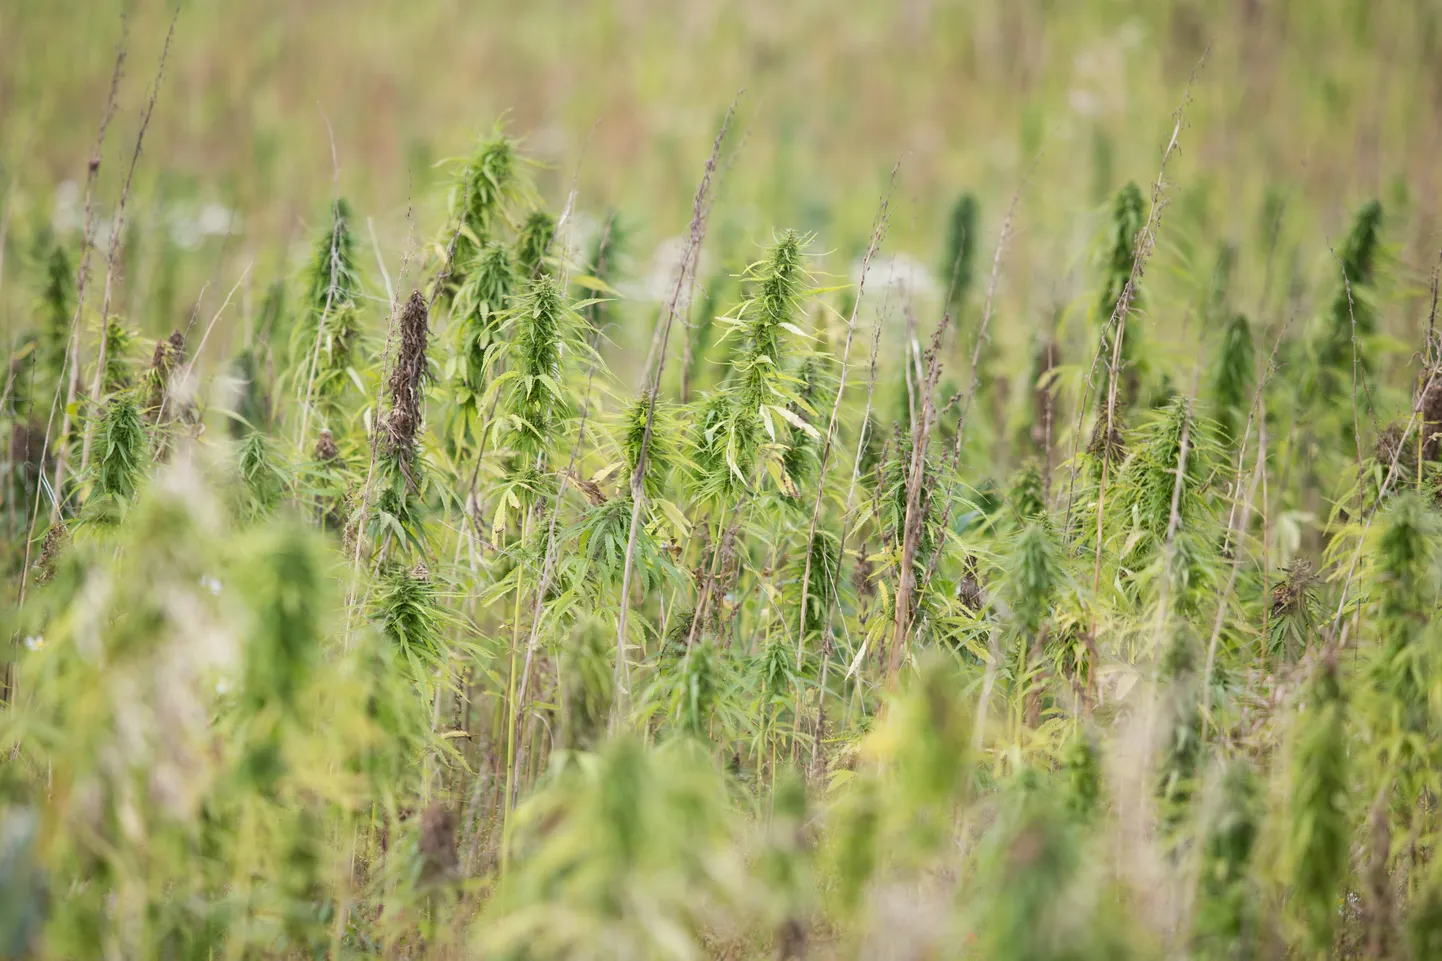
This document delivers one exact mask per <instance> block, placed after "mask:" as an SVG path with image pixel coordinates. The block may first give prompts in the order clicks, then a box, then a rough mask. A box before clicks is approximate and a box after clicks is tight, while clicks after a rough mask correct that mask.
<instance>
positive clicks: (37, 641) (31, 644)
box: [25, 634, 45, 651]
mask: <svg viewBox="0 0 1442 961" xmlns="http://www.w3.org/2000/svg"><path fill="white" fill-rule="evenodd" d="M44 646H45V635H44V634H31V635H30V636H28V637H26V638H25V650H27V651H38V650H40V648H42V647H44Z"/></svg>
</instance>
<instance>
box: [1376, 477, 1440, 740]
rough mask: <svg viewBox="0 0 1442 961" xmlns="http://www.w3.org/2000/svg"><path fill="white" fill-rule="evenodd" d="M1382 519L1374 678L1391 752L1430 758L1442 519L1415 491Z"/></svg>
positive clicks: (1377, 586) (1396, 504)
mask: <svg viewBox="0 0 1442 961" xmlns="http://www.w3.org/2000/svg"><path fill="white" fill-rule="evenodd" d="M1380 524H1381V531H1380V533H1379V536H1378V538H1377V545H1376V549H1375V558H1376V561H1375V564H1376V568H1375V571H1374V574H1373V576H1374V578H1375V580H1376V587H1375V590H1376V591H1377V593H1378V594H1379V595H1380V597H1379V603H1378V612H1377V620H1376V630H1377V633H1378V635H1379V641H1380V643H1379V648H1378V651H1377V660H1376V662H1375V663H1374V665H1373V668H1372V683H1373V687H1374V690H1375V693H1376V694H1377V704H1378V706H1379V708H1381V710H1382V711H1383V712H1384V716H1383V717H1382V718H1379V721H1380V722H1381V726H1382V731H1383V732H1385V734H1384V736H1385V737H1386V738H1387V741H1386V742H1384V750H1385V751H1386V753H1388V754H1389V755H1391V757H1392V760H1394V761H1396V760H1402V759H1405V758H1408V757H1413V758H1416V757H1429V756H1431V751H1432V749H1431V747H1430V746H1429V745H1428V744H1426V743H1425V738H1426V736H1427V731H1428V727H1429V724H1428V722H1429V717H1430V712H1429V707H1428V700H1429V697H1430V689H1431V687H1432V681H1431V678H1432V676H1433V674H1434V673H1435V671H1436V660H1435V657H1436V656H1435V654H1434V653H1433V651H1432V650H1431V644H1430V643H1429V639H1428V637H1427V619H1428V618H1429V616H1430V615H1431V614H1432V613H1433V612H1434V611H1435V610H1436V608H1437V582H1436V569H1435V567H1434V562H1435V554H1436V544H1437V526H1438V525H1437V520H1436V516H1435V514H1434V513H1433V512H1432V511H1431V510H1429V509H1428V507H1427V506H1426V505H1425V504H1424V503H1423V502H1422V500H1421V499H1420V498H1418V497H1417V496H1416V495H1415V494H1410V493H1409V494H1404V495H1402V496H1401V497H1399V498H1398V499H1397V500H1396V501H1395V502H1393V503H1392V504H1391V505H1390V506H1388V508H1387V510H1386V513H1385V514H1384V515H1383V517H1382V518H1381V519H1380Z"/></svg>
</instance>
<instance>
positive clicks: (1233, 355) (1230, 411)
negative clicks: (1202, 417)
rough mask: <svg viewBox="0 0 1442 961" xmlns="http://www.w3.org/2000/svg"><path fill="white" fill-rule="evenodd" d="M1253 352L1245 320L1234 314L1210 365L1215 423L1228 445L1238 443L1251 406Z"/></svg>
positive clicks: (1253, 370) (1253, 369)
mask: <svg viewBox="0 0 1442 961" xmlns="http://www.w3.org/2000/svg"><path fill="white" fill-rule="evenodd" d="M1255 355H1256V348H1255V346H1254V345H1253V343H1252V330H1251V327H1250V325H1249V324H1248V323H1247V318H1246V317H1243V316H1242V315H1241V314H1237V315H1236V316H1235V317H1233V318H1232V319H1231V322H1230V323H1228V324H1227V327H1226V330H1225V332H1224V333H1223V334H1222V341H1221V344H1220V345H1219V346H1218V348H1217V354H1216V358H1215V359H1214V360H1213V362H1212V373H1211V384H1210V387H1211V395H1212V403H1213V405H1214V408H1215V411H1216V414H1215V417H1216V421H1217V424H1218V426H1219V427H1220V428H1221V435H1222V439H1223V440H1224V441H1226V442H1227V443H1229V444H1237V443H1239V442H1240V441H1241V431H1242V426H1243V425H1244V424H1245V423H1246V421H1247V410H1248V408H1249V407H1250V405H1251V402H1252V384H1253V381H1255V380H1256V357H1255Z"/></svg>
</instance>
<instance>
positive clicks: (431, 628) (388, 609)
mask: <svg viewBox="0 0 1442 961" xmlns="http://www.w3.org/2000/svg"><path fill="white" fill-rule="evenodd" d="M371 619H372V620H374V621H375V622H376V624H377V625H378V626H379V627H380V629H381V631H382V632H383V633H384V634H385V636H386V637H388V638H390V640H391V642H392V643H393V644H395V646H396V649H397V650H398V651H400V653H401V655H402V656H403V657H404V658H405V660H406V661H407V662H409V663H410V664H411V665H412V667H419V666H421V665H425V664H428V663H432V662H434V661H435V660H437V659H438V658H440V657H442V656H443V654H444V650H443V648H444V646H445V640H444V637H443V632H442V627H443V621H442V617H441V613H440V610H439V605H438V602H437V598H436V588H435V585H434V584H432V583H431V577H430V574H429V573H428V572H427V571H426V569H425V568H423V567H419V566H417V567H415V568H411V569H406V568H403V567H392V568H390V569H389V570H387V571H385V572H383V573H382V574H381V576H380V583H379V584H377V585H376V588H375V594H374V597H373V599H372V601H371Z"/></svg>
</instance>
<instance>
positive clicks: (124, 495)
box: [95, 394, 149, 501]
mask: <svg viewBox="0 0 1442 961" xmlns="http://www.w3.org/2000/svg"><path fill="white" fill-rule="evenodd" d="M96 445H97V449H96V461H95V464H96V467H95V489H96V495H97V497H99V498H101V499H103V500H105V501H128V500H130V499H131V498H132V497H134V496H135V491H136V488H137V487H138V486H139V483H140V477H141V472H142V470H143V468H144V463H145V460H146V458H147V457H148V454H149V449H148V448H149V439H148V438H147V436H146V433H145V425H144V423H143V422H142V420H141V416H140V406H139V405H138V404H137V403H136V402H135V398H134V397H133V396H131V395H130V394H119V395H117V396H116V397H113V398H111V400H110V402H109V403H107V404H106V405H105V412H104V413H103V414H102V415H101V417H100V426H99V429H98V431H97V433H96Z"/></svg>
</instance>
